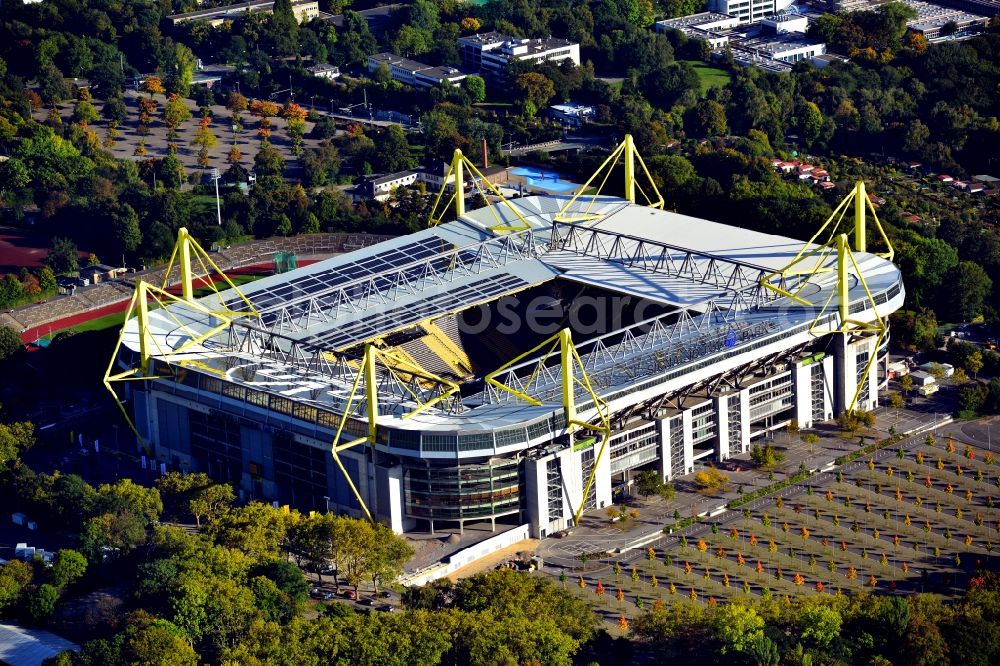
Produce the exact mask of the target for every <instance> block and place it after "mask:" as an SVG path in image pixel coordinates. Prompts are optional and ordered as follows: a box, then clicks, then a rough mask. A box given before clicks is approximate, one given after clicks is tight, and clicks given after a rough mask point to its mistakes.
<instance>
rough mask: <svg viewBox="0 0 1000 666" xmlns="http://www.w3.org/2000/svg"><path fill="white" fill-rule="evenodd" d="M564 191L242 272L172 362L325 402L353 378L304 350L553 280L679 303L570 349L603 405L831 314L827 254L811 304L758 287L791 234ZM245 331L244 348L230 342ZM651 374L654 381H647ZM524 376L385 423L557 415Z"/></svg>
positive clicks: (162, 345) (448, 423)
mask: <svg viewBox="0 0 1000 666" xmlns="http://www.w3.org/2000/svg"><path fill="white" fill-rule="evenodd" d="M568 198H569V197H566V196H545V197H526V198H522V199H515V200H512V201H511V202H510V203H511V204H512V205H513V206H514V207H515V208H516V209H517V211H519V212H520V213H521V215H522V216H523V217H524V218H525V219H526V220H527V221H528V224H529V226H530V228H529V229H525V230H523V231H516V232H506V233H494V232H491V231H490V230H489V229H490V227H493V226H495V225H497V222H498V220H500V221H503V222H505V223H509V224H514V223H517V222H519V219H518V218H517V216H516V215H515V214H514V213H513V212H512V211H511V210H509V209H508V208H507V207H506V206H503V205H495V206H492V207H487V208H482V209H479V210H475V211H472V212H469V213H467V214H466V215H465V216H464V217H463V218H461V219H459V220H457V221H454V222H450V223H446V224H442V225H439V226H436V227H433V228H430V229H426V230H423V231H420V232H418V233H415V234H410V235H407V236H404V237H401V238H397V239H394V240H391V241H387V242H383V243H379V244H377V245H374V246H370V247H366V248H364V249H360V250H356V251H354V252H350V253H347V254H343V255H340V256H336V257H332V258H330V259H327V260H325V261H321V262H319V263H316V264H313V265H311V266H309V267H306V268H301V269H298V270H295V271H292V272H289V273H285V274H281V275H274V276H270V277H266V278H263V279H261V280H258V281H256V282H254V283H252V284H249V285H246V286H244V287H243V288H242V292H243V293H244V294H245V295H246V297H247V298H248V299H249V300H250V301H251V302H252V303H253V305H254V306H255V308H256V309H257V310H258V311H259V312H260V313H261V317H260V319H250V318H247V321H243V322H240V321H238V322H237V324H236V325H234V326H233V327H232V331H231V332H230V333H226V332H223V333H221V334H219V335H218V336H216V337H215V338H214V339H212V340H210V341H208V342H206V343H205V344H203V345H199V346H197V347H192V348H191V349H190V351H189V353H187V354H183V355H180V356H179V357H176V356H175V357H174V358H173V359H172V362H178V361H179V360H186V361H188V362H190V364H191V365H190V367H192V368H193V369H195V370H198V369H201V370H204V371H206V372H209V373H211V374H212V375H214V376H217V377H220V378H222V379H224V381H226V382H230V383H234V384H245V385H247V386H253V387H254V388H255V389H257V390H262V391H267V392H270V393H274V394H279V395H284V396H287V397H289V398H291V399H293V400H294V401H296V402H302V403H307V404H312V405H314V406H317V407H326V408H329V409H333V410H335V411H336V410H337V409H338V408H341V409H342V407H341V406H342V405H343V403H344V401H345V399H346V398H345V395H346V388H349V385H350V382H351V381H352V380H353V374H351V373H349V372H347V368H346V366H344V368H342V369H341V370H340V371H338V370H337V369H336V368H333V367H332V366H330V365H328V364H325V363H319V364H317V363H316V362H314V361H315V360H316V359H321V360H322V359H324V358H326V357H328V356H329V353H330V352H337V351H338V350H343V349H346V348H350V347H351V346H353V345H357V344H358V343H361V342H365V341H371V340H374V339H376V338H383V337H384V336H386V335H388V334H390V333H393V332H395V331H399V330H402V329H406V328H407V327H412V326H413V325H415V324H417V323H418V322H421V321H425V320H428V319H434V318H435V317H440V316H442V315H445V314H453V313H456V312H459V311H461V310H464V309H466V308H468V307H470V306H473V305H476V304H480V303H484V302H487V301H492V300H496V299H497V298H499V297H500V296H503V295H506V294H511V293H516V292H519V291H521V290H524V289H528V288H530V287H532V286H535V285H539V284H543V283H545V282H548V281H551V280H553V279H556V278H561V279H565V280H572V281H574V282H577V283H582V284H587V285H592V286H595V287H600V288H603V289H608V290H612V291H615V292H619V293H622V294H630V295H633V296H639V297H643V298H647V299H649V300H651V301H654V302H657V303H660V304H668V305H671V306H674V307H675V308H678V309H679V312H681V313H682V315H683V316H680V317H678V316H677V312H678V311H674V312H673V313H672V314H671V316H670V317H667V316H660V317H659V318H657V319H655V321H652V320H651V321H647V322H645V323H644V324H643V326H636V327H634V330H630V331H628V332H627V333H626V334H624V336H623V333H622V332H621V331H615V332H612V333H609V334H608V335H606V336H603V337H598V338H596V339H594V340H590V341H587V342H583V343H581V344H578V345H577V346H578V351H579V353H580V355H581V357H583V360H584V365H585V367H587V368H588V375H589V376H590V377H591V380H592V381H593V383H594V384H595V387H596V390H597V392H598V393H599V394H600V395H601V396H602V397H603V398H605V399H609V401H611V402H612V403H613V401H614V400H616V399H619V398H621V396H622V395H624V394H627V395H628V399H630V400H633V401H636V400H639V399H640V398H641V396H642V394H643V391H653V390H658V391H660V392H661V393H662V391H663V387H664V386H666V384H668V383H669V384H672V385H676V386H677V387H678V388H680V387H683V386H685V385H686V384H685V383H684V382H686V381H689V376H690V372H691V371H692V370H694V369H701V370H704V368H705V367H706V366H707V365H711V367H712V368H713V370H712V371H715V372H721V371H724V370H725V369H726V368H728V367H739V366H740V365H742V364H745V363H747V362H748V359H753V358H755V357H758V356H760V355H761V354H762V353H763V351H766V349H769V348H770V347H767V345H772V344H773V345H775V346H777V347H780V346H781V345H784V346H786V347H790V346H791V345H792V344H793V343H795V342H796V341H798V342H803V341H808V340H809V339H811V338H813V337H815V336H816V335H817V333H816V332H815V331H814V329H813V324H814V322H815V320H816V318H817V315H818V314H820V313H821V312H824V313H825V314H824V316H825V317H827V320H825V321H828V323H830V324H831V327H835V326H836V319H837V308H836V304H835V302H834V305H833V307H828V306H829V303H830V299H831V296H832V295H833V294H832V292H833V290H834V289H835V288H836V271H835V270H830V269H831V268H834V267H835V266H836V256H835V255H832V256H826V257H825V258H824V259H823V261H824V265H823V267H822V268H823V270H820V271H819V272H816V273H814V274H812V275H810V276H807V277H806V278H805V279H807V280H808V282H809V283H808V284H806V285H805V287H804V288H803V290H802V291H801V292H800V295H801V296H803V297H804V298H806V299H807V300H808V301H809V302H810V303H811V305H810V306H803V305H801V304H797V303H795V302H793V301H791V300H790V299H788V298H784V297H778V296H777V295H776V294H774V293H773V292H769V291H768V290H764V289H762V288H760V286H759V281H760V279H761V277H763V276H765V275H767V274H770V273H773V272H774V271H777V270H779V269H781V268H782V267H784V266H786V265H787V264H788V263H789V262H790V261H792V259H793V258H794V257H795V256H796V254H797V253H799V251H800V250H802V249H803V247H804V246H805V243H804V242H803V241H798V240H794V239H791V238H787V237H783V236H777V235H773V234H766V233H761V232H756V231H751V230H748V229H743V228H740V227H735V226H731V225H726V224H721V223H717V222H709V221H706V220H701V219H698V218H694V217H690V216H685V215H679V214H676V213H671V212H665V211H660V210H655V209H651V208H647V207H643V206H638V205H634V204H629V203H628V202H627V201H623V200H621V199H618V198H613V197H600V198H599V199H597V200H596V202H595V203H594V204H593V205H592V206H591V207H590V208H589V212H590V213H595V212H596V213H600V214H601V216H600V217H598V218H597V219H596V220H592V221H588V222H578V223H572V224H571V223H563V222H555V221H554V218H555V216H556V214H557V213H558V212H559V210H560V208H561V207H562V206H563V205H564V204H565V203H566V202H567V200H568ZM575 205H576V206H577V207H578V208H580V209H583V208H585V207H586V206H587V205H588V202H587V201H584V200H583V199H582V198H581V200H579V201H578V202H576V204H575ZM854 256H855V259H856V260H857V262H858V266H859V268H860V270H861V271H862V272H863V273H864V276H865V280H866V282H867V284H868V287H869V288H870V290H871V293H872V294H873V295H874V297H875V299H876V303H877V304H878V307H877V310H878V312H879V314H880V315H882V316H884V315H885V314H887V313H888V312H889V311H891V310H892V309H895V307H898V301H897V299H898V298H902V293H903V292H902V284H901V282H900V274H899V271H898V269H897V268H896V267H895V266H894V265H893V264H891V263H890V262H889V261H887V260H885V259H882V258H880V257H878V256H877V255H874V254H869V253H860V252H858V253H855V255H854ZM815 261H816V260H814V263H815ZM849 294H850V300H851V309H850V310H851V316H852V318H858V319H862V320H869V321H870V320H872V319H874V318H875V314H874V312H873V311H872V310H871V309H870V307H869V305H868V299H867V296H866V294H865V291H864V288H863V286H862V285H861V283H860V281H858V280H857V279H856V277H853V276H852V283H851V287H850V291H849ZM218 299H221V300H222V301H223V302H224V303H225V304H227V305H228V306H229V307H230V308H231V309H234V310H237V309H239V308H240V307H244V308H245V305H244V304H243V303H242V302H241V301H240V300H239V299H238V298H237V295H236V294H235V293H233V292H231V291H230V292H223V293H222V294H221V295H219V296H216V295H214V294H213V295H211V296H209V297H205V298H204V299H201V303H202V304H204V305H206V306H207V307H209V308H213V309H217V308H218V306H219V305H220V304H219V302H218ZM890 302H892V303H895V305H892V304H891V303H890ZM170 312H171V314H173V315H174V316H176V317H178V318H179V319H181V321H184V322H185V323H186V324H188V325H189V326H190V327H191V329H192V330H197V331H207V330H209V329H210V328H211V326H212V325H213V323H214V322H213V321H212V320H210V318H208V317H207V316H205V315H203V314H201V313H199V312H197V311H196V310H194V309H193V308H190V307H188V306H185V305H183V304H177V305H171V306H170ZM151 320H152V322H153V326H154V337H155V339H156V345H157V347H158V348H159V349H161V350H163V351H166V350H167V349H168V348H171V349H176V348H177V347H179V346H180V344H182V343H183V342H184V341H185V340H187V339H188V337H187V336H186V335H184V334H181V333H180V332H179V328H178V326H177V324H176V323H175V322H174V321H173V320H171V319H170V318H169V317H167V316H165V314H164V313H163V312H161V311H159V310H158V311H154V312H152V313H151ZM829 328H830V327H827V330H828V329H829ZM136 330H137V328H136V325H135V322H134V321H132V322H130V323H129V324H128V325H127V327H126V336H125V343H126V344H127V345H128V346H129V347H131V348H133V349H137V348H138V344H137V332H136ZM731 331H736V332H737V333H739V335H737V336H736V338H735V340H731V339H730V338H731V337H732V336H733V335H735V334H733V333H731ZM233 332H235V336H234V335H233ZM820 334H822V333H820ZM241 336H243V337H241ZM251 338H252V339H254V340H255V342H254V343H253V344H250V343H248V342H246V341H248V340H250V339H251ZM724 338H725V342H723V339H724ZM234 339H235V340H236V341H237V342H236V343H234ZM240 340H243V341H244V343H245V344H243V343H240V342H239V341H240ZM262 340H263V341H262ZM154 355H155V354H154ZM525 363H528V361H526V362H525ZM321 366H322V367H321ZM338 372H340V374H338ZM352 372H353V371H352ZM656 377H660V378H661V380H662V381H659V383H657V384H656V386H653V385H652V383H651V380H653V379H654V378H656ZM538 386H539V388H538V390H539V395H540V397H541V399H542V402H543V404H542V405H539V406H533V405H529V404H525V403H523V402H519V401H517V400H516V399H513V398H510V399H508V397H507V396H499V395H496V394H495V393H493V392H491V391H489V390H483V391H480V392H478V393H476V394H474V395H466V396H465V397H463V398H462V401H461V402H462V404H461V405H459V406H458V409H454V408H452V409H443V408H442V409H438V408H431V409H427V410H425V411H422V412H421V413H419V414H417V415H415V416H413V417H412V418H409V419H406V420H402V419H395V420H394V421H393V423H392V427H393V428H399V429H424V430H435V429H443V430H452V431H454V430H460V431H485V430H491V429H494V428H497V427H499V426H502V425H511V424H517V423H521V424H524V423H526V422H529V421H532V420H534V419H536V418H545V417H549V416H552V415H553V414H556V413H558V412H559V411H560V407H561V402H560V399H559V391H558V390H556V388H557V386H556V385H555V383H554V382H553V381H549V382H548V384H546V380H545V379H544V378H541V379H540V380H539V385H538ZM380 390H381V389H380ZM391 393H392V392H391V391H389V392H388V393H387V395H386V398H387V400H386V403H385V404H382V402H380V409H382V410H383V413H384V414H385V417H386V418H388V419H390V420H391V419H392V416H393V415H395V416H397V417H398V416H401V414H402V413H404V412H406V411H408V410H407V408H406V406H405V404H404V403H405V402H406V400H405V397H403V398H401V397H400V396H399V395H391ZM380 396H381V393H380ZM616 396H617V397H616ZM578 399H579V400H580V402H581V403H583V402H586V401H587V400H588V397H587V396H586V395H585V394H582V393H581V394H580V395H579V396H578ZM380 400H381V398H380ZM393 400H395V401H396V404H395V405H394V404H393V402H392V401H393ZM380 422H381V420H380Z"/></svg>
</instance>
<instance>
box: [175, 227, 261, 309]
mask: <svg viewBox="0 0 1000 666" xmlns="http://www.w3.org/2000/svg"><path fill="white" fill-rule="evenodd" d="M192 257H193V258H194V259H196V260H197V261H198V267H199V268H201V270H200V271H199V272H197V274H196V272H195V270H194V268H195V267H194V266H193V265H192V264H191V259H192ZM175 261H176V263H177V268H178V271H179V273H180V283H181V296H182V297H183V298H184V300H185V301H187V302H193V301H194V280H195V278H196V277H197V276H204V277H205V278H207V279H202V280H201V282H202V284H203V285H204V286H206V287H208V288H210V289H212V290H213V291H215V292H216V293H218V292H219V290H218V289H217V288H216V286H215V280H213V279H212V274H213V271H214V274H215V275H217V276H219V278H221V280H222V281H223V282H225V283H226V284H227V285H229V288H230V289H232V290H234V291H235V293H236V295H237V296H239V297H240V299H241V300H242V301H243V302H244V303H245V304H246V306H247V308H249V309H248V310H246V311H243V312H233V311H232V310H228V309H223V310H222V314H224V315H225V316H230V317H241V316H242V317H257V316H259V315H258V314H257V310H256V309H255V308H254V306H253V304H252V303H251V302H250V301H249V300H247V297H246V296H244V295H243V292H241V291H240V290H239V289H238V288H237V287H236V285H235V284H233V281H232V280H230V279H229V276H228V275H226V274H225V272H223V270H222V269H221V268H219V267H218V266H217V265H216V263H215V262H214V261H212V257H211V256H209V254H208V252H205V250H204V248H202V247H201V245H199V244H198V241H196V240H195V239H194V238H193V237H192V236H191V234H190V233H188V230H187V228H186V227H181V228H180V229H178V230H177V242H176V243H175V244H174V249H173V252H171V253H170V261H168V262H167V270H166V271H165V272H164V273H163V284H161V285H160V289H166V288H167V286H168V285H169V282H170V275H171V273H172V272H173V268H174V262H175Z"/></svg>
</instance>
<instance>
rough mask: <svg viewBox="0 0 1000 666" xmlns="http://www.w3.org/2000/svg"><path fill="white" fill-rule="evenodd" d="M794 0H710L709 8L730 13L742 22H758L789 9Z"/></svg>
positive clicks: (721, 12) (722, 12) (720, 12)
mask: <svg viewBox="0 0 1000 666" xmlns="http://www.w3.org/2000/svg"><path fill="white" fill-rule="evenodd" d="M791 4H792V0H710V1H709V3H708V9H709V10H710V11H713V12H717V13H719V14H729V15H730V16H735V17H736V18H738V19H739V21H740V23H742V24H744V25H745V24H748V23H758V22H760V21H763V20H764V19H766V18H769V17H771V16H774V15H775V14H777V13H778V12H780V11H782V10H784V9H787V8H788V7H790V6H791Z"/></svg>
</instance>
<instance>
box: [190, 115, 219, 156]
mask: <svg viewBox="0 0 1000 666" xmlns="http://www.w3.org/2000/svg"><path fill="white" fill-rule="evenodd" d="M211 124H212V119H211V117H209V116H205V117H203V118H202V119H201V120H200V121H199V122H198V131H197V132H195V134H194V138H193V139H192V141H191V143H193V144H194V145H196V146H198V166H201V167H207V166H208V151H209V150H211V149H212V148H215V146H216V144H218V143H219V140H218V139H217V138H216V137H215V134H213V133H212V130H211V128H210V125H211Z"/></svg>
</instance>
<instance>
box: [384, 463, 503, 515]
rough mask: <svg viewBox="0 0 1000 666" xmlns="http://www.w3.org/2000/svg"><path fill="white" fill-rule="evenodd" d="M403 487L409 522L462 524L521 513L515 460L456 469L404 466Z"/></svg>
mask: <svg viewBox="0 0 1000 666" xmlns="http://www.w3.org/2000/svg"><path fill="white" fill-rule="evenodd" d="M404 487H405V492H406V513H407V515H409V516H411V517H413V518H425V519H430V520H465V519H469V518H490V517H497V516H503V515H509V514H512V513H517V512H519V511H520V510H521V505H520V498H519V490H520V487H521V472H520V464H519V461H517V460H498V461H495V462H490V463H485V464H481V465H461V466H459V467H425V466H422V465H421V466H417V465H406V466H405V477H404Z"/></svg>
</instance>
